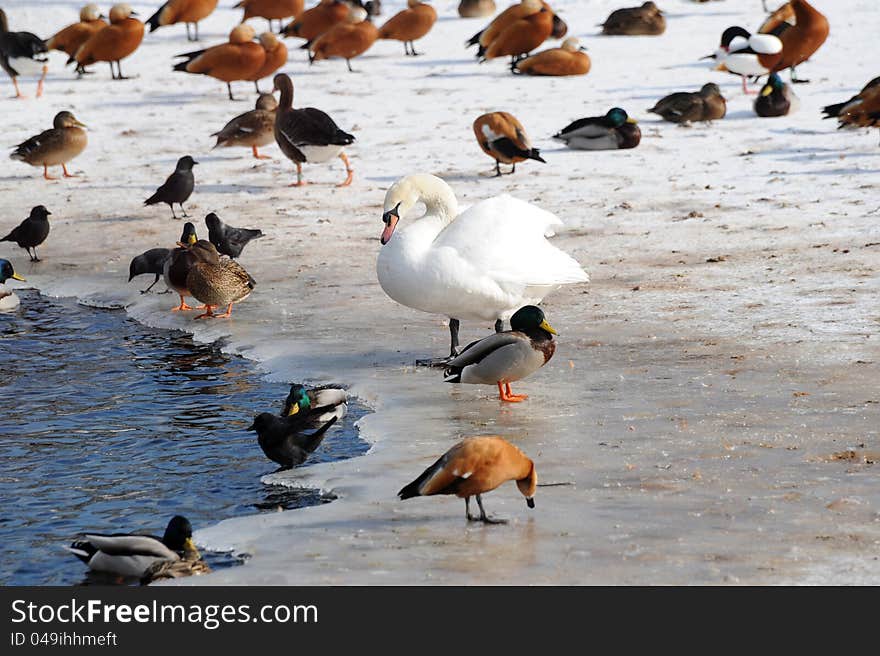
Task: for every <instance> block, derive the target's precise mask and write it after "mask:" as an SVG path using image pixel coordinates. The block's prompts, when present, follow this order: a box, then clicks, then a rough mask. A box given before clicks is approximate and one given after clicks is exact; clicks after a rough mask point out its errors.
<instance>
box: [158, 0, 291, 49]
mask: <svg viewBox="0 0 880 656" xmlns="http://www.w3.org/2000/svg"><path fill="white" fill-rule="evenodd" d="M300 1H302V0H300ZM216 8H217V0H168V2H166V3H165V4H164V5H162V6H161V7H159V8H158V9H157V10H156V13H155V14H153V15H152V16H150V17H149V18H148V19H147V25H149V26H150V32H154V31H155V30H158V29H159V28H160V27H164V26H165V25H175V24H177V23H185V24H186V40H187V41H198V40H199V21H201V20H204V19H205V18H207V17H208V16H210V15H211V13H212V12H213V11H214V10H215V9H216ZM190 25H192V26H193V32H194V33H193V34H190V29H189V26H190Z"/></svg>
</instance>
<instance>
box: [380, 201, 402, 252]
mask: <svg viewBox="0 0 880 656" xmlns="http://www.w3.org/2000/svg"><path fill="white" fill-rule="evenodd" d="M399 208H400V203H398V204H397V205H395V207H394V209H392V210H388V211H387V212H385V214H383V215H382V222H383V223H384V224H385V229H384V230H383V231H382V237H381V238H380V239H379V241H381V242H382V245H383V246H384V245H385V244H387V243H388V241H389V240H390V239H391V235H393V234H394V228H396V227H397V222H398V221H400V214H398V212H399Z"/></svg>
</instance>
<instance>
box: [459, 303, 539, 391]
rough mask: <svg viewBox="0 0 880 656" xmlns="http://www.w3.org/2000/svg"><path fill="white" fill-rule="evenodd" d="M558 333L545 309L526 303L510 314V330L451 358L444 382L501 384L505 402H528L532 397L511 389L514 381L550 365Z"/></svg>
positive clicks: (467, 348) (471, 346) (475, 344)
mask: <svg viewBox="0 0 880 656" xmlns="http://www.w3.org/2000/svg"><path fill="white" fill-rule="evenodd" d="M555 334H556V331H555V330H553V327H552V326H551V325H550V324H549V323H547V320H546V319H545V318H544V313H543V312H542V311H541V308H538V307H535V306H534V305H526V306H525V307H523V308H520V309H519V310H517V311H516V312H514V313H513V316H511V317H510V330H505V331H504V332H500V333H495V334H494V335H490V336H489V337H485V338H483V339H480V340H477V341H476V342H472V343H471V344H468V345H467V346H466V347H465V348H464V350H463V351H462V352H461V354H459V355H458V356H457V357H455V358H454V359H453V360H452V361H450V363H449V366H448V367H447V369H446V374H445V375H446V378H444V382H446V383H469V384H475V385H497V386H498V396H499V398H500V399H501V400H502V401H509V402H512V403H518V402H519V401H524V400H525V399H527V398H529V397H528V396H526V395H525V394H514V393H513V392H511V390H510V383H512V382H513V381H515V380H522V379H523V378H525V377H526V376H530V375H531V374H533V373H534V372H536V371H537V370H538V369H540V368H541V367H543V366H544V365H545V364H547V361H548V360H550V358H552V357H553V353H554V352H555V351H556V342H555V341H554V340H553V335H555Z"/></svg>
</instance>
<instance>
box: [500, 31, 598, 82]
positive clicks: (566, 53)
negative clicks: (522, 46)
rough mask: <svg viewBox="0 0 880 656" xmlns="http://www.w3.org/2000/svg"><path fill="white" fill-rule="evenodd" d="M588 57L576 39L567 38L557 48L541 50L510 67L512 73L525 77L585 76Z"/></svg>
mask: <svg viewBox="0 0 880 656" xmlns="http://www.w3.org/2000/svg"><path fill="white" fill-rule="evenodd" d="M590 66H591V62H590V56H589V55H588V54H587V53H585V52H584V48H583V47H582V46H581V45H580V43H579V42H578V40H577V39H575V38H574V37H569V38H568V39H566V40H565V41H563V42H562V46H560V47H559V48H550V49H548V50H542V51H541V52H539V53H536V54H534V55H530V56H529V57H526V58H525V59H520V60H518V61H515V62H513V63H512V64H511V65H510V70H511V71H512V72H514V73H525V74H526V75H552V76H563V75H586V74H587V73H589V72H590Z"/></svg>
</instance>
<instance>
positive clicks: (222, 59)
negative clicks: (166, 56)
mask: <svg viewBox="0 0 880 656" xmlns="http://www.w3.org/2000/svg"><path fill="white" fill-rule="evenodd" d="M255 36H256V32H254V28H253V27H251V26H250V25H247V24H244V25H237V26H236V27H234V28H232V31H231V32H230V33H229V42H228V43H223V44H220V45H217V46H214V47H212V48H208V49H206V50H197V51H195V52H187V53H183V54H181V55H177V56H178V57H186V60H185V61H182V62H179V63H178V64H176V65H175V66H174V70H175V71H183V72H185V73H196V74H201V75H208V76H210V77H213V78H215V79H217V80H220V81H221V82H226V89H227V91H228V92H229V99H230V100H235V98H233V96H232V82H236V81H239V80H253V79H254V76H255V75H256V74H257V73H258V72H259V71H260V69H261V68H262V67H263V64H265V63H266V51H265V50H264V49H263V46H262V45H260V44H259V43H254V37H255Z"/></svg>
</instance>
